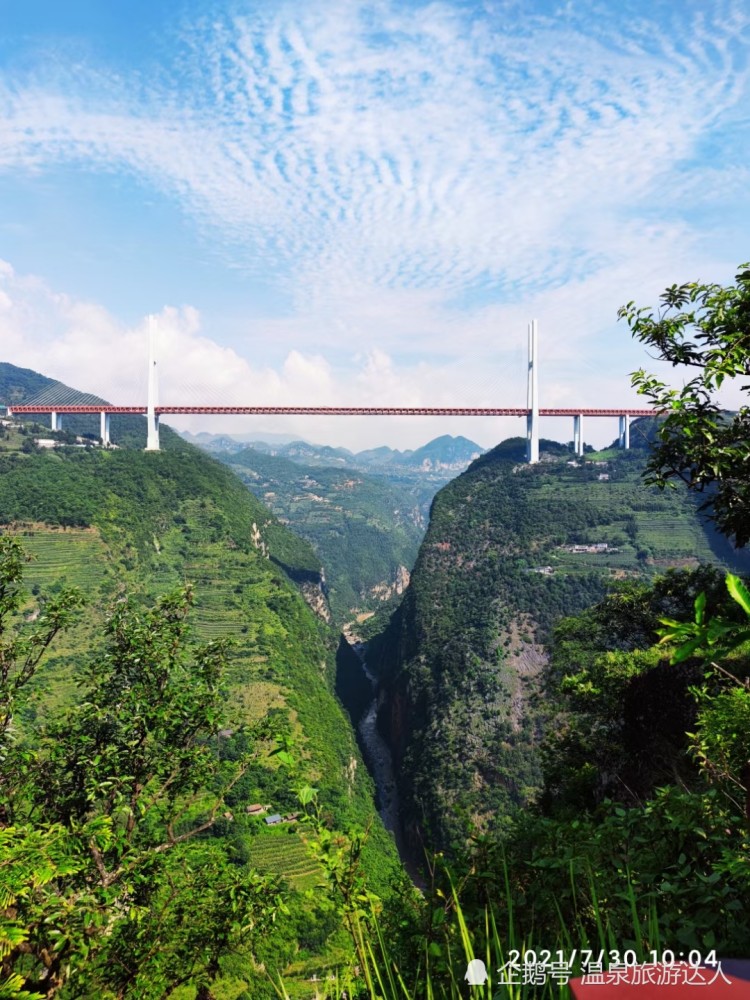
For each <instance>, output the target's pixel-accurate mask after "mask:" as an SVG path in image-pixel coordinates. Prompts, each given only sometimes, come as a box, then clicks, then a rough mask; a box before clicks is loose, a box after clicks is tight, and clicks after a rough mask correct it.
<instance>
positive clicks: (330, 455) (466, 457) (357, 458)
mask: <svg viewBox="0 0 750 1000" xmlns="http://www.w3.org/2000/svg"><path fill="white" fill-rule="evenodd" d="M182 436H183V437H184V438H185V440H186V441H189V442H190V443H191V444H196V445H198V446H199V447H201V448H203V449H205V450H206V451H210V452H225V453H229V454H235V453H238V452H240V451H242V450H243V449H244V448H246V447H247V445H248V443H250V442H249V441H248V440H247V438H238V437H234V436H230V435H228V434H206V433H201V434H189V433H187V432H184V433H183V435H182ZM278 437H279V438H280V437H281V435H279V436H278ZM252 447H253V449H254V450H255V451H258V452H261V453H262V454H265V455H274V456H279V457H281V458H287V459H289V460H290V461H292V462H297V463H298V464H301V465H308V466H311V465H312V466H332V467H334V468H336V467H339V468H344V467H346V468H350V469H358V470H360V471H363V472H367V471H377V472H381V473H388V472H389V471H393V472H399V471H413V472H422V473H438V474H440V473H450V474H451V475H455V474H456V473H458V472H462V471H463V470H464V469H466V468H467V467H468V466H469V464H470V463H471V462H473V461H474V459H476V458H478V457H479V456H480V455H482V454H484V451H485V449H484V448H482V447H481V446H480V445H478V444H477V443H476V442H475V441H470V440H469V439H468V438H465V437H461V436H458V437H452V436H451V435H450V434H443V435H442V436H441V437H438V438H435V439H434V440H433V441H429V442H428V443H427V444H425V445H423V446H422V447H421V448H417V449H416V450H414V451H411V450H407V451H399V450H398V449H394V448H389V447H387V446H385V445H383V446H381V447H380V448H370V449H367V450H365V451H359V452H352V451H349V449H348V448H334V447H331V446H330V445H318V444H310V443H309V442H308V441H283V442H282V441H280V440H276V441H273V442H269V441H252Z"/></svg>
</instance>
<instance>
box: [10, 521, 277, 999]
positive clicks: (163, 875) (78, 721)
mask: <svg viewBox="0 0 750 1000" xmlns="http://www.w3.org/2000/svg"><path fill="white" fill-rule="evenodd" d="M2 546H3V552H2V555H3V558H2V560H1V561H0V635H2V636H3V642H2V648H0V662H1V663H2V664H3V670H2V675H0V709H1V711H2V718H3V720H4V725H3V729H2V744H1V746H0V749H1V750H2V757H3V772H2V774H3V779H2V784H1V785H0V794H1V796H2V798H1V800H0V810H1V811H2V815H3V817H4V828H3V830H2V837H0V870H2V871H3V899H2V900H1V901H0V913H1V914H2V916H1V917H0V942H1V944H0V951H1V952H2V960H3V973H4V975H5V977H6V985H5V989H6V995H8V996H13V995H14V993H13V992H12V990H15V991H16V992H17V991H18V989H21V993H19V995H27V993H28V992H31V993H36V994H38V995H42V996H48V995H52V994H55V995H58V994H59V995H60V996H71V997H72V996H81V995H97V996H102V997H106V996H115V995H117V996H123V997H124V996H137V997H143V998H145V997H160V996H163V995H164V994H165V991H166V990H167V989H168V988H171V987H172V986H173V985H174V984H176V983H178V982H181V981H185V980H187V979H190V980H192V981H195V982H196V983H201V982H207V981H209V980H210V978H212V976H213V975H214V974H215V973H216V971H217V968H218V965H217V963H218V960H219V957H220V955H221V954H222V952H223V951H225V950H226V949H227V948H228V947H229V946H230V945H231V943H232V942H233V941H234V940H238V939H240V938H242V937H245V936H246V935H247V933H248V932H249V930H250V929H251V928H255V929H256V930H257V929H259V928H260V927H261V926H262V924H263V922H264V921H266V920H267V919H270V918H271V917H272V915H273V912H274V909H275V905H276V903H275V900H274V896H273V891H274V883H273V882H272V881H269V880H268V879H265V878H262V877H260V876H257V875H256V874H254V873H252V872H245V871H241V870H238V869H237V868H235V867H233V866H232V865H231V862H230V859H229V857H228V855H227V851H226V848H224V847H222V846H221V845H220V844H219V843H218V842H215V843H212V844H203V843H199V842H197V841H196V837H198V836H199V835H200V834H202V833H204V832H205V831H208V830H209V829H210V828H211V827H212V825H213V824H214V823H215V821H216V819H217V816H218V815H219V813H220V811H221V810H222V808H223V807H224V797H225V795H226V792H227V790H228V789H229V788H231V786H232V784H233V783H234V782H235V781H236V780H237V779H238V777H239V776H240V775H241V774H242V772H243V770H245V769H246V768H247V766H248V763H249V761H248V760H240V761H233V762H227V761H222V760H220V759H219V758H218V757H217V755H216V753H215V752H214V751H213V749H212V741H213V739H214V738H215V733H216V732H217V729H218V728H219V726H220V725H221V721H222V719H221V714H222V707H223V704H224V695H223V691H222V675H223V672H224V669H225V666H226V654H225V651H224V649H223V648H222V647H221V646H218V645H209V646H204V647H197V648H191V647H190V645H189V635H188V630H187V622H186V615H187V610H188V607H189V604H190V593H189V591H185V592H183V593H178V594H174V595H171V596H168V597H165V598H163V599H162V600H161V601H159V602H158V604H157V605H156V606H155V607H154V608H153V609H149V610H147V611H146V612H143V613H142V612H139V611H138V610H137V609H136V608H135V607H134V606H133V605H132V604H131V603H128V602H125V603H122V602H121V603H119V604H118V605H117V607H116V608H115V610H114V612H113V614H112V616H111V618H110V620H109V623H108V628H107V635H108V648H107V651H106V653H105V654H104V655H102V656H95V657H94V658H93V659H92V661H91V663H90V665H89V666H88V667H87V669H86V670H85V671H83V672H82V676H81V679H80V684H81V694H80V697H79V701H78V702H77V704H76V705H74V706H72V707H71V708H70V709H69V710H68V711H67V713H66V715H65V718H64V719H63V720H61V721H57V720H49V721H46V720H45V721H43V722H42V723H41V724H40V726H39V727H38V729H37V731H36V732H33V733H30V734H29V735H28V736H27V737H25V738H24V737H22V736H20V734H18V733H17V732H16V731H15V730H14V728H13V723H12V720H13V713H14V711H17V709H18V706H19V703H20V701H21V699H22V698H23V697H24V696H25V694H26V688H27V687H28V685H29V682H30V681H31V679H32V678H33V676H34V673H35V672H36V671H37V670H38V669H39V667H40V662H41V654H42V653H43V652H44V651H45V650H46V649H47V648H48V646H49V645H50V643H51V642H52V640H53V639H54V637H55V635H56V634H57V633H58V632H59V631H60V630H61V629H62V628H64V627H65V625H66V624H67V623H68V621H69V615H70V613H71V612H72V610H73V609H74V608H75V606H76V604H77V603H79V602H78V601H77V599H76V597H75V595H62V596H61V597H60V598H59V599H58V601H57V602H56V603H55V604H53V605H52V607H51V608H49V607H48V609H47V611H46V614H45V616H44V617H42V616H40V617H39V618H38V619H37V622H36V623H35V627H34V631H33V632H32V634H31V635H30V636H27V635H24V634H23V633H19V632H18V630H17V629H15V628H13V625H12V619H11V615H12V612H13V611H14V610H15V609H16V608H17V607H18V603H19V600H20V592H19V589H18V587H19V584H20V564H21V559H22V556H21V550H20V547H19V545H18V543H17V542H16V541H15V540H12V539H7V538H5V539H3V540H2ZM269 893H270V895H269ZM186 913H189V914H190V919H189V920H187V921H186V920H185V914H186ZM19 981H20V983H22V984H23V987H22V988H21V987H20V985H19ZM13 983H15V985H13V986H11V985H10V984H13ZM24 990H25V991H26V992H23V991H24Z"/></svg>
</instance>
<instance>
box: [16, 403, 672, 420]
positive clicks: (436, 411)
mask: <svg viewBox="0 0 750 1000" xmlns="http://www.w3.org/2000/svg"><path fill="white" fill-rule="evenodd" d="M154 409H155V412H156V413H158V414H159V415H160V416H162V415H164V414H178V413H181V414H191V413H212V414H236V415H240V416H252V415H254V414H271V415H278V416H282V415H286V416H290V415H291V416H302V415H310V416H316V415H318V416H329V417H338V416H343V417H526V416H528V414H529V410H528V408H526V407H488V406H480V407H471V406H157V407H155V408H154ZM8 411H9V412H10V413H18V414H21V413H134V414H142V415H144V416H145V414H146V412H147V408H146V407H145V406H110V405H104V404H99V405H97V404H95V403H86V404H85V405H79V406H75V405H65V404H62V403H61V404H60V405H59V406H52V405H50V404H49V403H48V404H45V405H41V404H38V405H34V404H33V403H32V404H30V405H24V406H9V407H8ZM654 413H655V411H654V410H651V409H648V410H639V409H633V408H632V407H628V406H623V407H620V408H617V407H610V408H608V409H604V410H602V409H599V410H597V409H571V408H570V407H568V408H559V407H558V408H549V407H540V408H539V416H540V417H577V416H584V417H623V416H628V417H652V416H653V415H654Z"/></svg>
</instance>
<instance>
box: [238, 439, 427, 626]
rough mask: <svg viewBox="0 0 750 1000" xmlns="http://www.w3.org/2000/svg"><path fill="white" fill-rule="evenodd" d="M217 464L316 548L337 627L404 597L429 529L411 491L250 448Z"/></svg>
mask: <svg viewBox="0 0 750 1000" xmlns="http://www.w3.org/2000/svg"><path fill="white" fill-rule="evenodd" d="M219 457H221V459H222V461H224V462H226V463H227V464H228V465H229V466H230V468H231V469H232V470H233V471H234V472H236V473H237V475H238V476H239V477H240V479H241V480H242V481H243V482H244V483H245V484H246V485H247V487H248V489H249V490H250V491H251V492H252V493H254V494H255V496H257V497H258V498H259V499H260V500H262V501H263V503H265V504H266V505H267V506H268V507H269V508H270V509H271V510H272V511H273V512H274V514H276V516H277V517H278V518H279V519H280V520H281V521H282V522H283V523H285V524H288V525H289V526H290V528H292V529H293V530H294V531H295V532H297V533H298V534H299V535H301V536H302V537H303V538H305V539H307V540H308V541H309V542H310V544H311V545H312V546H313V548H314V549H315V551H316V552H317V554H318V558H319V560H320V563H321V565H322V566H323V567H324V568H325V575H326V591H327V594H328V600H329V603H330V606H331V610H332V612H333V615H334V618H335V619H336V621H338V622H343V621H346V620H347V619H349V618H351V617H352V616H353V615H354V614H355V613H356V612H357V611H359V612H364V611H367V610H370V609H371V608H377V607H378V606H379V604H380V603H381V602H382V601H383V600H387V599H388V598H389V597H392V596H395V595H396V594H400V593H401V592H402V590H403V588H404V587H405V585H406V584H407V583H408V580H409V572H410V571H411V568H412V566H413V565H414V561H415V559H416V557H417V549H418V547H419V542H420V540H421V538H422V535H423V534H424V526H425V522H424V519H423V517H422V513H421V511H420V509H419V506H418V505H417V504H416V503H415V502H414V499H413V497H412V496H410V494H409V493H408V492H407V491H406V490H404V489H401V488H399V487H397V486H392V485H390V484H389V483H388V482H386V481H384V480H382V479H378V478H376V477H374V476H368V475H367V474H366V473H362V472H355V471H354V470H352V469H332V468H326V467H325V466H321V467H309V468H308V467H305V466H303V465H300V464H297V463H295V462H291V461H290V460H288V459H286V458H281V457H279V456H273V455H264V454H262V453H261V452H259V451H255V450H254V449H252V448H247V449H245V450H244V451H241V452H238V453H237V454H232V455H228V454H226V453H224V454H221V455H220V456H219Z"/></svg>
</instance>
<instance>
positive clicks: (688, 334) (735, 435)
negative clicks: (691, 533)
mask: <svg viewBox="0 0 750 1000" xmlns="http://www.w3.org/2000/svg"><path fill="white" fill-rule="evenodd" d="M660 301H661V306H660V308H659V310H658V312H657V313H656V314H655V313H654V312H653V311H652V310H651V309H650V308H642V309H639V308H636V306H635V305H634V303H633V302H629V303H628V304H627V305H625V306H623V307H622V308H621V309H620V310H619V313H618V315H619V317H620V318H621V319H625V320H626V321H627V323H628V326H629V327H630V330H631V332H632V334H633V336H635V337H636V338H637V339H638V340H640V341H641V342H642V343H644V344H646V345H647V346H648V347H651V348H654V349H655V350H656V351H657V352H658V355H659V357H660V358H661V359H662V360H664V361H668V362H669V363H670V364H672V365H673V366H674V367H678V368H687V369H695V370H696V372H697V374H695V375H694V376H693V377H691V378H690V379H689V380H688V381H687V382H686V383H685V384H684V385H683V386H682V387H681V388H679V389H678V388H670V387H669V386H668V385H666V383H664V382H662V381H661V380H660V379H658V378H656V377H655V376H653V375H649V374H647V373H646V372H645V371H644V370H643V369H639V370H638V371H636V372H634V373H633V375H632V382H633V385H634V386H636V387H637V389H638V392H639V393H640V394H641V395H643V396H646V397H648V398H649V399H650V400H651V402H652V403H653V404H654V406H655V409H656V410H657V411H661V412H662V414H663V420H662V421H661V422H660V425H659V430H658V443H657V444H656V446H655V448H654V450H653V452H652V455H651V458H650V459H649V462H648V466H647V470H646V471H647V482H650V483H654V484H656V485H658V486H660V487H664V486H665V485H667V483H668V482H669V481H670V480H672V479H674V478H679V479H681V480H682V481H683V482H685V483H686V484H687V485H688V487H689V488H690V489H691V490H694V491H696V492H698V493H704V494H705V496H706V499H705V500H704V502H703V503H702V505H701V506H702V509H705V510H708V511H709V512H710V516H711V517H712V519H713V520H714V521H715V523H716V525H717V527H718V528H719V530H720V531H721V532H722V533H724V534H725V535H728V536H732V537H733V539H734V542H735V545H736V546H737V547H738V548H741V547H743V546H745V545H747V543H748V541H750V407H749V406H747V405H742V406H740V408H739V409H738V410H737V411H736V412H734V413H727V412H726V411H725V410H724V409H723V408H722V407H721V405H720V403H719V402H718V400H717V393H718V392H719V390H720V389H721V387H722V384H723V383H724V382H725V381H726V380H728V379H734V378H740V377H743V376H744V377H749V376H750V264H743V265H741V266H740V269H739V271H738V273H737V276H736V283H735V284H734V285H731V286H729V287H726V288H725V287H722V286H721V285H717V284H700V283H698V282H691V283H688V284H684V285H672V286H671V288H668V289H667V290H666V291H665V292H664V294H663V295H662V296H661V300H660ZM741 389H742V391H743V392H747V391H748V390H750V383H746V384H744V385H742V386H741Z"/></svg>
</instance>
